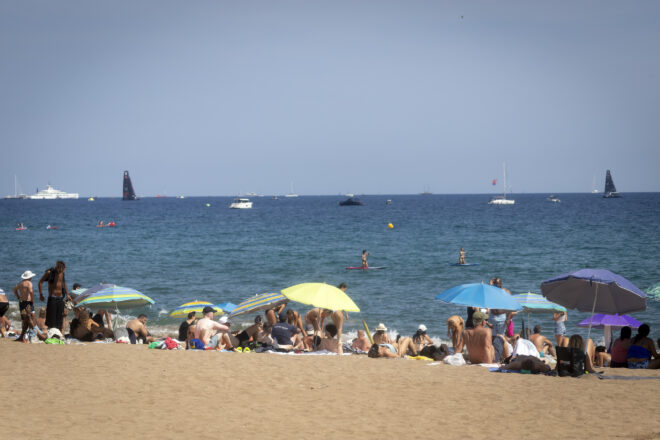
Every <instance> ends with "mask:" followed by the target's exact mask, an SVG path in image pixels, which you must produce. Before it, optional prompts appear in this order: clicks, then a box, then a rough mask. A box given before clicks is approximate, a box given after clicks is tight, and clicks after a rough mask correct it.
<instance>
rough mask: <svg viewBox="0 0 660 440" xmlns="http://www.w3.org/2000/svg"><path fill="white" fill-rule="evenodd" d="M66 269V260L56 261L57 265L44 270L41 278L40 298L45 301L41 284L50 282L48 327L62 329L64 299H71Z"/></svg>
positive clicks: (39, 285)
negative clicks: (65, 274)
mask: <svg viewBox="0 0 660 440" xmlns="http://www.w3.org/2000/svg"><path fill="white" fill-rule="evenodd" d="M65 271H66V264H64V261H58V262H57V263H55V267H51V268H50V269H47V270H46V272H44V274H43V276H42V277H41V279H40V280H39V284H38V287H39V300H40V301H44V295H43V290H42V287H41V285H42V284H43V283H44V282H47V283H48V302H47V303H46V325H47V326H48V328H57V329H61V328H62V324H63V319H64V299H65V298H66V299H68V300H71V296H70V295H69V290H68V289H67V287H66V281H65V280H64V272H65Z"/></svg>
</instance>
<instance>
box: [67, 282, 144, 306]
mask: <svg viewBox="0 0 660 440" xmlns="http://www.w3.org/2000/svg"><path fill="white" fill-rule="evenodd" d="M86 294H87V292H84V293H83V295H86ZM153 303H154V300H153V299H151V298H149V297H148V296H147V295H144V294H143V293H140V292H138V291H137V290H135V289H131V288H130V287H121V286H117V285H114V284H106V285H105V287H104V288H102V289H100V290H98V291H96V292H94V293H92V294H91V295H88V296H87V297H86V298H84V299H83V300H82V301H79V302H78V304H77V305H76V307H83V306H84V307H90V308H95V309H104V308H114V309H117V310H118V309H120V308H123V309H130V308H133V307H140V306H144V305H147V304H153Z"/></svg>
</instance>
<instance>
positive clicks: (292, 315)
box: [286, 309, 305, 335]
mask: <svg viewBox="0 0 660 440" xmlns="http://www.w3.org/2000/svg"><path fill="white" fill-rule="evenodd" d="M286 322H288V323H289V324H291V325H293V326H294V327H297V328H298V329H299V330H300V332H301V334H303V335H304V334H305V326H304V325H303V321H302V318H301V317H300V313H298V312H297V311H295V310H293V309H287V310H286Z"/></svg>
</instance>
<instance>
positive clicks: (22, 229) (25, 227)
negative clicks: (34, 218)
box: [16, 226, 27, 231]
mask: <svg viewBox="0 0 660 440" xmlns="http://www.w3.org/2000/svg"><path fill="white" fill-rule="evenodd" d="M16 230H17V231H25V230H27V226H21V227H20V228H16Z"/></svg>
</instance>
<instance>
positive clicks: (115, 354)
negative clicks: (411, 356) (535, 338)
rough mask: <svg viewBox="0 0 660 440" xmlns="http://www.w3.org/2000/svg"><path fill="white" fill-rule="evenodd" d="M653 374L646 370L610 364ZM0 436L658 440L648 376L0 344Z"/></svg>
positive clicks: (657, 393) (658, 401) (657, 399)
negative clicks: (603, 377)
mask: <svg viewBox="0 0 660 440" xmlns="http://www.w3.org/2000/svg"><path fill="white" fill-rule="evenodd" d="M602 370H603V371H605V373H606V374H611V375H627V376H631V375H638V376H653V377H660V371H659V370H655V371H639V370H635V371H633V370H610V369H607V368H605V369H602ZM0 392H1V393H2V396H3V397H4V399H3V400H4V405H3V416H4V423H2V429H1V430H0V432H2V438H4V439H23V438H25V439H41V438H49V439H53V438H69V439H71V438H73V439H79V438H80V439H82V438H85V439H90V438H108V439H114V438H125V437H128V438H136V437H140V438H149V439H151V438H188V439H190V438H196V437H198V436H204V437H211V436H212V437H217V438H239V439H243V438H256V437H261V436H264V438H275V439H280V438H290V439H299V438H323V439H327V438H367V439H371V438H373V439H376V438H419V437H432V438H462V439H484V438H489V439H498V438H499V439H517V438H531V439H535V438H539V439H541V438H615V439H624V438H625V439H630V438H634V439H654V438H660V417H659V416H658V408H660V380H657V379H654V380H639V381H628V380H626V381H624V380H600V379H598V378H597V377H595V376H587V377H584V378H580V379H574V378H558V377H546V376H532V375H521V374H501V373H491V372H489V371H488V370H487V369H486V368H483V367H479V366H462V367H452V366H448V365H428V363H427V362H425V361H416V360H404V359H369V358H367V357H366V356H341V357H339V356H283V355H272V354H257V353H250V354H242V353H219V352H192V351H184V350H175V351H165V350H148V349H147V348H146V346H140V345H134V346H130V345H122V344H91V343H90V344H86V345H84V346H83V345H68V346H47V345H44V344H22V343H17V342H13V341H10V340H6V339H3V340H0Z"/></svg>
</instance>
